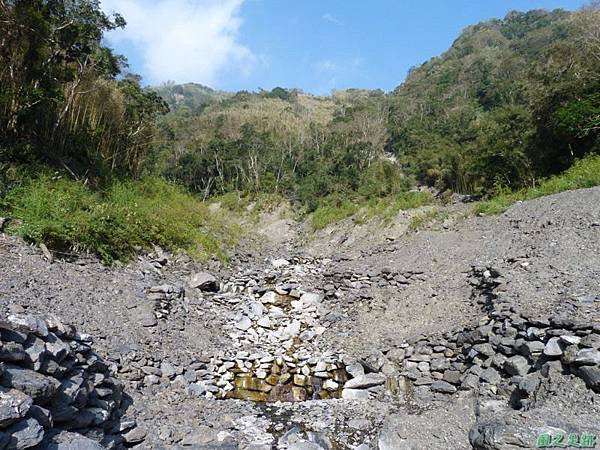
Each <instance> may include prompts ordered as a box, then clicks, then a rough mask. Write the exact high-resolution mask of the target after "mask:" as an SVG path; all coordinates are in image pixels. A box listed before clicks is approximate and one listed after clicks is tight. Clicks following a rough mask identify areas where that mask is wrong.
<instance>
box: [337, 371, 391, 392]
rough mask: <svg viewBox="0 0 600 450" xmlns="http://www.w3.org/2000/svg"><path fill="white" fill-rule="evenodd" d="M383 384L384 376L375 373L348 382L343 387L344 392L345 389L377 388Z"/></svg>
mask: <svg viewBox="0 0 600 450" xmlns="http://www.w3.org/2000/svg"><path fill="white" fill-rule="evenodd" d="M383 383H385V375H380V374H377V373H369V374H367V375H361V376H358V377H356V378H352V379H351V380H348V381H347V382H346V384H345V385H344V390H345V389H346V388H347V389H366V388H370V387H373V386H379V385H382V384H383Z"/></svg>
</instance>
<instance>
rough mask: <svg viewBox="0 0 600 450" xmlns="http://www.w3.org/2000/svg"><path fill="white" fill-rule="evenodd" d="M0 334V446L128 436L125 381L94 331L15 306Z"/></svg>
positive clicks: (105, 441) (106, 444)
mask: <svg viewBox="0 0 600 450" xmlns="http://www.w3.org/2000/svg"><path fill="white" fill-rule="evenodd" d="M0 338H1V347H0V361H1V362H0V386H1V387H0V448H7V449H26V448H33V447H35V448H43V449H46V448H48V449H50V448H81V449H100V448H116V447H117V446H119V445H121V444H122V443H123V442H125V443H128V440H127V438H126V436H127V433H128V432H131V431H135V430H133V429H134V428H135V425H136V424H135V421H128V420H125V419H124V418H122V412H123V409H122V406H124V405H125V404H126V402H123V399H124V395H123V391H122V388H121V385H120V384H119V382H118V381H117V380H115V379H114V378H113V377H112V375H111V369H110V368H109V367H108V366H107V365H106V364H105V363H104V362H103V361H102V360H101V359H100V357H99V356H98V355H97V354H96V353H94V351H93V350H92V347H91V345H92V339H91V337H90V336H87V335H84V334H80V333H78V332H77V331H76V330H75V329H74V328H73V327H71V326H69V325H65V324H63V323H61V322H60V321H59V320H57V319H56V318H54V317H46V318H40V317H34V316H30V315H23V314H12V315H9V316H8V317H7V318H6V319H4V320H1V321H0ZM122 433H125V435H124V437H125V439H124V437H123V436H121V434H122ZM98 442H101V443H102V446H100V444H99V443H98ZM129 443H131V444H133V443H135V440H134V441H131V440H130V441H129ZM67 444H68V445H72V446H71V447H67V446H66V445H67ZM61 445H63V446H62V447H61Z"/></svg>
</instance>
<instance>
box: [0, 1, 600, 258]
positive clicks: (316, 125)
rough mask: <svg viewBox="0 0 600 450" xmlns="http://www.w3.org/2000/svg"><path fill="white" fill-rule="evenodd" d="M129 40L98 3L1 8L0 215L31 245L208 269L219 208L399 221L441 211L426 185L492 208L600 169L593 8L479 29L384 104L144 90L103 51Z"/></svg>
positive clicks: (384, 97)
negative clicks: (585, 165)
mask: <svg viewBox="0 0 600 450" xmlns="http://www.w3.org/2000/svg"><path fill="white" fill-rule="evenodd" d="M124 26H126V22H125V19H124V18H123V17H121V16H119V15H114V16H112V17H109V16H107V15H106V14H104V13H103V12H102V10H101V8H100V4H99V1H97V0H0V131H1V132H0V211H2V213H3V214H2V215H5V216H9V217H12V218H13V219H15V220H13V221H12V225H11V227H12V228H11V230H12V231H14V232H17V233H20V234H22V235H23V236H24V237H25V238H27V239H29V240H31V241H34V242H37V243H41V242H46V243H48V244H50V245H52V246H53V247H55V248H58V249H64V250H69V249H79V250H86V251H94V252H96V253H99V254H100V255H101V256H102V257H103V258H104V259H105V260H107V261H110V260H112V259H114V258H121V259H122V258H126V257H127V256H128V255H131V254H133V253H134V252H135V251H137V249H139V248H144V247H147V246H148V245H150V244H151V243H159V244H161V245H164V246H166V247H172V248H186V249H191V250H198V249H199V248H200V249H201V250H202V251H200V252H199V253H203V252H209V253H211V252H212V253H214V252H215V251H218V242H219V241H222V240H223V239H226V238H225V237H223V236H214V235H213V233H212V232H211V226H212V225H211V223H210V221H211V220H213V218H209V216H210V215H209V214H208V213H207V211H206V208H205V207H204V206H203V205H202V204H201V203H202V202H201V201H202V200H207V199H211V198H214V197H216V196H220V197H221V198H223V196H227V195H229V196H232V195H233V196H234V197H235V198H238V199H239V198H241V197H246V198H258V197H260V196H261V195H264V194H266V195H275V196H277V198H285V199H287V200H289V201H290V202H291V203H292V204H294V205H297V210H298V211H300V212H302V213H311V212H313V211H318V210H319V209H320V208H324V207H331V206H332V205H333V206H334V207H337V208H342V209H343V208H345V207H346V211H349V212H352V211H354V210H355V209H354V208H355V206H354V205H358V204H372V203H373V202H375V203H377V204H379V205H381V204H383V205H387V204H395V205H399V206H398V207H399V208H403V207H409V206H418V205H420V204H423V203H425V202H427V201H429V200H430V199H429V198H425V197H424V196H423V195H421V194H420V193H415V192H411V190H412V189H413V188H414V187H415V186H416V185H425V186H431V187H434V188H435V189H436V190H437V191H439V192H458V193H464V194H475V195H479V196H494V195H498V194H500V193H505V192H507V190H513V191H514V190H518V189H523V188H531V187H535V186H538V185H539V184H540V182H542V181H543V180H544V179H545V178H547V177H549V176H551V175H554V174H557V173H560V172H562V171H564V170H566V169H568V168H569V167H571V166H572V165H573V164H574V163H575V161H577V160H578V159H580V158H582V157H584V156H585V155H588V154H594V153H599V152H600V5H599V4H598V3H597V2H596V3H592V4H591V5H589V6H588V7H586V8H584V9H582V10H579V11H576V12H568V11H563V10H556V11H552V12H549V11H544V10H535V11H530V12H511V13H509V14H508V15H507V16H506V17H505V18H504V19H501V20H500V19H494V20H490V21H487V22H483V23H480V24H477V25H473V26H470V27H468V28H467V29H466V30H464V31H463V33H462V34H461V35H460V36H459V37H458V39H457V40H456V41H455V42H454V43H453V44H452V46H451V48H450V49H449V50H448V51H447V52H446V53H444V54H443V55H441V56H439V57H436V58H433V59H431V60H429V61H427V62H426V63H424V64H422V65H421V66H419V67H414V68H412V69H411V70H410V72H409V74H408V77H407V78H406V80H405V81H404V82H403V83H402V84H401V85H400V86H398V87H397V88H396V89H395V90H394V91H393V92H390V93H384V92H383V91H380V90H376V91H366V90H359V89H351V90H346V91H336V92H333V93H332V94H331V95H329V96H314V95H310V94H306V93H304V92H302V91H300V90H297V89H284V88H280V87H278V88H275V89H273V90H270V91H262V90H261V91H259V92H237V93H227V92H222V91H217V90H213V89H211V88H208V87H205V86H201V85H198V84H193V83H190V84H184V85H177V84H174V83H166V84H164V85H162V86H158V87H155V88H144V87H142V86H141V84H140V78H139V77H138V76H136V75H135V74H131V73H129V72H128V70H127V62H126V59H125V58H124V57H123V56H120V55H116V54H115V53H114V52H113V51H112V50H111V49H110V48H107V47H106V46H105V45H104V41H103V35H104V33H106V32H107V31H110V30H113V29H115V28H119V27H124ZM398 77H399V79H400V78H401V77H402V74H399V75H398ZM158 204H160V205H161V207H160V208H158V207H157V205H158ZM169 205H171V206H172V207H173V208H178V209H169ZM173 205H175V206H173ZM216 228H220V229H223V227H222V226H221V225H219V226H217V227H216Z"/></svg>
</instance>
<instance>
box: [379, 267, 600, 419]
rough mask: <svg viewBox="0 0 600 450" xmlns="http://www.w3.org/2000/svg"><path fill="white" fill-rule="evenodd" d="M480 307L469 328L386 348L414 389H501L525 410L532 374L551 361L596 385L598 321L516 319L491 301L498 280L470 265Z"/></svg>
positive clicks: (599, 376) (599, 382)
mask: <svg viewBox="0 0 600 450" xmlns="http://www.w3.org/2000/svg"><path fill="white" fill-rule="evenodd" d="M475 275H476V278H478V279H479V280H480V282H479V286H480V287H481V289H482V294H483V297H482V298H483V299H484V300H483V301H482V303H483V304H484V310H487V312H488V315H487V316H486V317H483V318H482V319H481V321H480V323H479V324H478V326H477V327H473V328H466V329H464V330H460V331H457V332H455V333H446V334H444V335H443V336H430V337H425V336H419V337H417V338H415V339H412V340H410V341H408V342H405V343H403V344H402V345H400V346H398V347H397V348H395V349H393V350H391V352H389V353H388V354H387V357H388V358H390V359H391V360H392V361H394V362H395V363H397V364H400V365H401V367H402V375H403V376H405V377H407V378H408V379H410V380H411V381H412V382H413V384H414V385H415V386H419V387H421V389H430V390H431V391H434V392H440V393H446V394H452V393H454V392H456V391H457V389H461V390H470V389H478V390H479V392H480V393H481V394H484V395H485V394H490V395H495V394H497V393H499V392H504V393H507V394H508V396H510V397H511V398H512V401H513V405H514V406H515V407H517V408H526V407H527V406H528V404H529V398H530V397H531V396H532V394H533V393H534V392H535V391H536V390H537V388H538V387H539V384H540V381H539V380H540V377H541V376H544V374H546V373H548V371H549V370H550V369H551V368H552V367H557V368H559V369H560V370H562V371H565V372H567V373H571V374H573V375H575V376H578V377H580V378H582V379H583V380H584V381H585V383H586V385H587V386H588V387H589V388H590V389H593V390H595V391H596V392H599V391H600V325H599V324H598V323H593V322H578V321H574V320H571V319H568V318H565V317H562V316H554V317H550V318H548V319H544V318H539V317H535V318H534V317H523V316H522V315H519V314H516V313H514V312H512V311H511V309H510V308H509V307H506V305H505V304H504V303H503V302H502V301H500V300H498V296H497V295H496V293H495V289H497V288H498V286H501V285H502V280H501V277H500V275H499V274H498V273H497V272H495V271H493V270H492V269H484V270H478V271H476V272H475Z"/></svg>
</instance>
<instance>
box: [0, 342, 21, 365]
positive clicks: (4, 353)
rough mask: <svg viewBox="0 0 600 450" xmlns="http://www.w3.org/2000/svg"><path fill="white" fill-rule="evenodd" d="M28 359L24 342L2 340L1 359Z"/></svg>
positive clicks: (0, 343) (18, 360)
mask: <svg viewBox="0 0 600 450" xmlns="http://www.w3.org/2000/svg"><path fill="white" fill-rule="evenodd" d="M26 359H27V353H25V349H24V348H23V345H22V344H19V343H17V342H13V341H9V342H0V361H4V362H20V361H25V360H26Z"/></svg>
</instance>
